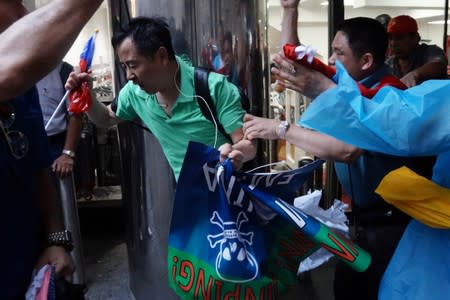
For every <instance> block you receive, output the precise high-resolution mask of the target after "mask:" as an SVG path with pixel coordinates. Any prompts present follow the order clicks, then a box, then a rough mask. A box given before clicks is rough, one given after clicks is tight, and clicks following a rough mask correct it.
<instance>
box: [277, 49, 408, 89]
mask: <svg viewBox="0 0 450 300" xmlns="http://www.w3.org/2000/svg"><path fill="white" fill-rule="evenodd" d="M296 47H297V46H295V45H292V44H285V45H284V46H283V51H284V55H285V56H286V57H287V58H289V59H292V60H295V61H296V62H298V63H300V64H302V65H304V66H308V67H310V68H312V69H314V70H316V71H319V72H321V73H322V74H324V75H325V76H327V77H328V78H333V76H334V75H335V74H336V69H335V68H333V67H330V66H328V65H326V64H324V63H323V62H322V61H320V60H319V59H317V58H315V57H314V58H313V59H312V61H311V62H309V61H308V56H307V55H304V56H303V57H302V58H300V59H298V58H297V54H296V53H295V48H296ZM357 85H358V88H359V91H360V92H361V94H362V95H363V96H364V97H367V98H372V97H373V96H375V94H376V93H377V92H378V90H379V89H381V88H382V87H384V86H386V85H389V86H393V87H396V88H398V89H401V90H405V89H406V88H407V87H406V85H404V84H403V82H401V81H400V79H398V78H397V77H395V76H393V75H387V76H384V77H383V78H382V79H381V80H380V82H379V84H378V85H377V86H376V87H374V88H367V87H365V86H363V85H362V84H359V83H357Z"/></svg>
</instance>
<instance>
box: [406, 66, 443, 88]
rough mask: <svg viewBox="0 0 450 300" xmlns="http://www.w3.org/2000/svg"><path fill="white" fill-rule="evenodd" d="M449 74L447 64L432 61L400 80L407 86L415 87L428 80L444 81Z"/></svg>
mask: <svg viewBox="0 0 450 300" xmlns="http://www.w3.org/2000/svg"><path fill="white" fill-rule="evenodd" d="M446 73H447V63H446V62H443V61H440V60H438V61H431V62H428V63H426V64H424V65H423V66H421V67H419V68H417V69H415V70H413V71H411V72H409V73H407V74H405V76H403V77H402V78H401V79H400V80H401V81H402V82H403V83H404V84H405V85H406V86H407V87H413V86H416V85H417V84H419V83H421V82H424V81H425V80H428V79H442V78H444V76H445V74H446Z"/></svg>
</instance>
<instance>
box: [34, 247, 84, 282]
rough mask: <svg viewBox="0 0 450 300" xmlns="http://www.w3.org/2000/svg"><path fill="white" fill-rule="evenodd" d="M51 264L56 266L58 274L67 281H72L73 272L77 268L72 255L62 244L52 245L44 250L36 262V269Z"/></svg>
mask: <svg viewBox="0 0 450 300" xmlns="http://www.w3.org/2000/svg"><path fill="white" fill-rule="evenodd" d="M46 264H49V265H52V266H55V271H56V275H57V276H58V277H64V278H65V279H66V280H67V281H69V282H70V281H72V274H73V272H74V270H75V266H74V264H73V260H72V257H71V256H70V255H69V253H68V252H67V251H66V249H64V248H63V247H60V246H51V247H48V248H46V249H45V250H44V252H43V253H42V255H41V256H40V257H39V260H38V262H37V264H36V269H38V270H39V269H40V268H42V267H43V266H44V265H46Z"/></svg>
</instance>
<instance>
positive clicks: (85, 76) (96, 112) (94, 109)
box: [65, 72, 120, 128]
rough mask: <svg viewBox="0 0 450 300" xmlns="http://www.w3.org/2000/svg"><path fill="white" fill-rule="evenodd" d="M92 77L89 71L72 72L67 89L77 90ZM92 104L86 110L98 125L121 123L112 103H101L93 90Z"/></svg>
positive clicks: (105, 126) (90, 118) (109, 125)
mask: <svg viewBox="0 0 450 300" xmlns="http://www.w3.org/2000/svg"><path fill="white" fill-rule="evenodd" d="M91 80H92V79H91V77H90V75H89V73H79V72H72V73H70V75H69V78H68V79H67V82H66V85H65V88H66V90H75V89H77V88H78V87H80V86H81V84H83V82H90V81H91ZM91 98H92V106H91V107H90V108H89V110H88V111H87V112H86V114H87V115H88V117H89V120H91V121H92V122H93V123H94V124H95V125H96V126H98V127H102V128H108V127H111V126H113V125H115V124H117V123H119V121H120V119H119V118H117V117H116V114H115V112H114V111H113V110H112V109H111V105H108V106H106V105H105V104H103V103H101V102H100V101H99V100H98V99H97V98H96V97H95V94H94V93H93V92H92V90H91Z"/></svg>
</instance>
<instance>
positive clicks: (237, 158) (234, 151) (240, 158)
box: [219, 128, 257, 170]
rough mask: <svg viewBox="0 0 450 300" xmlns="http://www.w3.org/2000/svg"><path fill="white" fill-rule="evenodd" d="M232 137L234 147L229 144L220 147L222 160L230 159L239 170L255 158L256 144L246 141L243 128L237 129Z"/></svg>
mask: <svg viewBox="0 0 450 300" xmlns="http://www.w3.org/2000/svg"><path fill="white" fill-rule="evenodd" d="M230 137H231V139H232V140H233V145H231V144H228V143H227V144H223V145H222V146H220V147H219V151H220V160H224V159H227V158H229V159H230V160H231V162H232V164H233V167H234V168H235V169H236V170H239V169H240V168H242V165H243V163H244V162H246V161H249V160H252V159H253V158H255V156H256V149H257V146H256V142H255V141H251V140H248V139H244V132H243V131H242V128H238V129H236V130H235V131H234V132H233V133H232V134H231V135H230Z"/></svg>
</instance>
